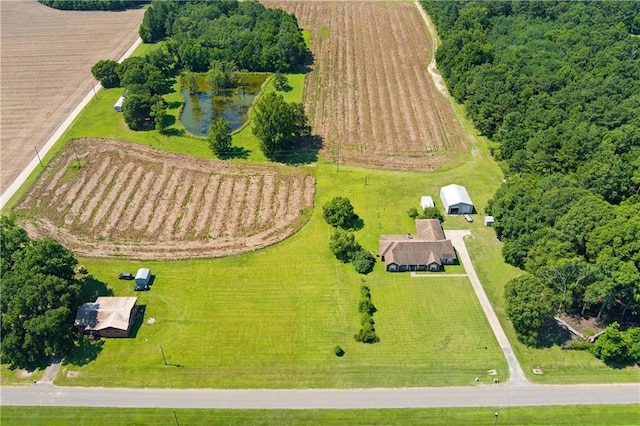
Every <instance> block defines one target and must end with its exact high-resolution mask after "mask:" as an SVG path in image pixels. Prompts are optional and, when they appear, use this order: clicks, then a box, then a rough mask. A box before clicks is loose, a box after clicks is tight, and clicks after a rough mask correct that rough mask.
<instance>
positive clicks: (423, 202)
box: [420, 195, 436, 210]
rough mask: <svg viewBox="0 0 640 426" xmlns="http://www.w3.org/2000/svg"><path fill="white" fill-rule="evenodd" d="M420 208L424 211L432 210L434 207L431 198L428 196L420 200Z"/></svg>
mask: <svg viewBox="0 0 640 426" xmlns="http://www.w3.org/2000/svg"><path fill="white" fill-rule="evenodd" d="M420 206H421V207H422V210H424V209H427V208H433V207H435V206H436V205H435V204H434V203H433V198H431V197H430V196H429V195H425V196H423V197H422V198H421V199H420Z"/></svg>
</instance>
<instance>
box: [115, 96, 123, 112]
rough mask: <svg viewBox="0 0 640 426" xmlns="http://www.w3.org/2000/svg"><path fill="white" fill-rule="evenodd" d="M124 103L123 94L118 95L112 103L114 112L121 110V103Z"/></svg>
mask: <svg viewBox="0 0 640 426" xmlns="http://www.w3.org/2000/svg"><path fill="white" fill-rule="evenodd" d="M123 104H124V95H122V96H120V97H119V98H118V100H117V101H116V103H115V104H113V110H114V111H115V112H122V105H123Z"/></svg>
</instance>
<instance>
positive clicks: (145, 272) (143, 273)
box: [135, 268, 151, 289]
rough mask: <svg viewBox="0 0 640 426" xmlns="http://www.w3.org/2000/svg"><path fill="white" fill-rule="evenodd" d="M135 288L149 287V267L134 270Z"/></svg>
mask: <svg viewBox="0 0 640 426" xmlns="http://www.w3.org/2000/svg"><path fill="white" fill-rule="evenodd" d="M135 280H136V288H140V289H142V288H144V289H147V288H148V287H149V283H150V282H151V271H150V270H149V268H140V269H138V272H136V278H135Z"/></svg>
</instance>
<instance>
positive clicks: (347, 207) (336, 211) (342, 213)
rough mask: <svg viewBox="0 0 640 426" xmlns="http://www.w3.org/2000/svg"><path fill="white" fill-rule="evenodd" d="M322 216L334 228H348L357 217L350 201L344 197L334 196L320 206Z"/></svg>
mask: <svg viewBox="0 0 640 426" xmlns="http://www.w3.org/2000/svg"><path fill="white" fill-rule="evenodd" d="M322 217H323V218H324V220H326V221H327V223H328V224H329V225H331V226H333V227H336V228H342V229H350V228H352V227H353V224H354V223H355V222H356V221H357V220H358V219H359V218H358V215H356V214H355V212H354V211H353V206H352V205H351V201H350V200H349V199H348V198H346V197H334V198H333V199H332V200H331V201H329V202H328V203H326V204H325V205H324V206H322Z"/></svg>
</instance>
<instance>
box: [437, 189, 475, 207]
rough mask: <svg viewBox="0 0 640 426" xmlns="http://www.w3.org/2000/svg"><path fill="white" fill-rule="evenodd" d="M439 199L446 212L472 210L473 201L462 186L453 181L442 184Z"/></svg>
mask: <svg viewBox="0 0 640 426" xmlns="http://www.w3.org/2000/svg"><path fill="white" fill-rule="evenodd" d="M440 199H441V200H442V205H443V206H444V211H445V213H446V214H470V213H473V211H474V206H473V202H472V201H471V197H469V193H468V192H467V189H466V188H465V187H464V186H461V185H456V184H455V183H452V184H451V185H447V186H443V187H442V188H441V189H440Z"/></svg>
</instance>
